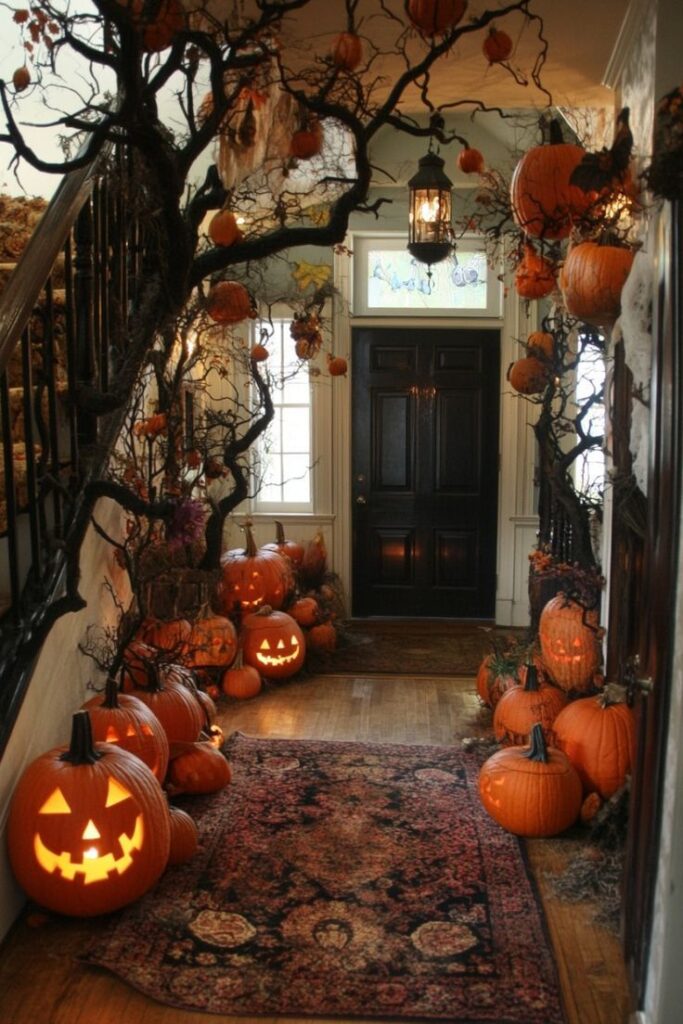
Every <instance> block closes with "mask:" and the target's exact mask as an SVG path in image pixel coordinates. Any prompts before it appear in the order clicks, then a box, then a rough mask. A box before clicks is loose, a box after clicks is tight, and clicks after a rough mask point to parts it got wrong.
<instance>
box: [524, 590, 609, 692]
mask: <svg viewBox="0 0 683 1024" xmlns="http://www.w3.org/2000/svg"><path fill="white" fill-rule="evenodd" d="M538 633H539V639H540V642H541V653H542V656H543V663H544V665H545V666H546V669H547V670H548V673H549V675H550V677H551V679H552V680H553V681H554V682H555V683H557V685H558V686H559V687H560V688H561V689H562V690H565V691H567V692H569V691H572V690H575V691H578V692H581V691H586V690H588V689H590V688H591V687H592V685H593V676H594V675H595V673H596V672H597V670H598V668H599V666H600V662H601V660H602V653H601V650H600V632H599V630H598V613H597V611H596V610H595V609H594V608H591V609H586V608H584V607H583V606H582V605H580V604H579V603H578V602H577V601H574V600H572V598H569V597H567V595H566V594H564V593H562V592H560V593H559V594H557V596H556V597H553V598H552V599H551V600H550V601H548V602H547V604H545V605H544V607H543V611H542V612H541V617H540V620H539V624H538Z"/></svg>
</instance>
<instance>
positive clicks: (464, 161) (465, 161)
mask: <svg viewBox="0 0 683 1024" xmlns="http://www.w3.org/2000/svg"><path fill="white" fill-rule="evenodd" d="M458 167H459V168H460V170H461V171H462V173H463V174H483V171H484V157H483V154H482V153H481V152H480V151H479V150H478V149H475V148H474V147H473V146H465V147H464V148H463V149H461V150H460V152H459V153H458Z"/></svg>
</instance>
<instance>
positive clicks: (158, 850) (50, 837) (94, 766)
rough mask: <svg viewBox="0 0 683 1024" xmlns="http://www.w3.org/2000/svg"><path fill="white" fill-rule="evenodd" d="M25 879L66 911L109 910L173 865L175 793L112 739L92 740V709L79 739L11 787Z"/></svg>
mask: <svg viewBox="0 0 683 1024" xmlns="http://www.w3.org/2000/svg"><path fill="white" fill-rule="evenodd" d="M7 842H8V851H9V857H10V861H11V864H12V868H13V870H14V873H15V875H16V878H17V881H18V882H19V884H20V885H21V886H22V887H23V889H24V890H25V891H26V893H27V895H28V896H29V897H30V898H31V899H32V900H35V902H36V903H38V904H40V906H43V907H47V908H48V909H49V910H54V911H57V912H58V913H60V914H70V915H73V916H78V917H88V916H91V915H93V914H103V913H107V912H109V911H111V910H116V909H117V908H118V907H123V906H125V904H127V903H131V902H132V901H133V900H136V899H138V897H139V896H142V895H143V893H145V892H146V891H147V890H148V889H149V888H151V886H152V885H154V883H155V882H156V881H157V879H158V878H159V877H160V875H161V873H162V872H163V870H164V868H165V867H166V864H167V861H168V854H169V844H170V826H169V818H168V809H167V806H166V798H165V796H164V793H163V790H162V789H161V786H160V785H159V782H158V780H157V779H156V778H155V777H154V775H153V774H152V772H151V771H150V769H149V768H148V767H147V765H146V764H144V763H143V762H142V761H141V760H140V759H139V758H138V757H135V755H134V754H131V753H129V752H128V751H127V750H123V749H121V748H120V747H118V746H114V745H113V744H110V743H98V744H93V742H92V733H91V731H90V719H89V716H88V712H87V711H78V712H77V713H76V714H75V715H74V716H73V728H72V734H71V743H70V745H69V746H68V747H57V748H56V749H54V750H50V751H48V752H47V753H45V754H42V755H41V756H40V757H38V758H36V760H35V761H33V762H32V763H31V764H30V765H29V766H28V768H27V769H26V771H25V772H24V774H23V775H22V777H21V779H20V780H19V783H18V785H17V787H16V789H15V791H14V794H13V796H12V804H11V807H10V813H9V821H8V827H7Z"/></svg>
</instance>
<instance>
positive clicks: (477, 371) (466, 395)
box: [352, 327, 500, 618]
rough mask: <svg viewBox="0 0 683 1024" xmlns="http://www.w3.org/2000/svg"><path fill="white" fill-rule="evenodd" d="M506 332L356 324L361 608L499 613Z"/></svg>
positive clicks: (356, 608)
mask: <svg viewBox="0 0 683 1024" xmlns="http://www.w3.org/2000/svg"><path fill="white" fill-rule="evenodd" d="M499 360H500V333H499V331H497V330H489V329H478V328H473V329H467V328H465V329H458V330H450V329H430V330H425V329H424V328H412V327H407V328H402V327H401V328H393V327H392V328H389V327H379V328H367V327H359V328H355V329H354V331H353V363H352V365H353V471H352V472H353V490H352V500H353V614H354V615H358V616H366V615H395V616H399V615H400V616H445V617H449V618H450V617H453V618H493V617H494V614H495V589H496V524H497V506H498V502H497V488H498V408H499Z"/></svg>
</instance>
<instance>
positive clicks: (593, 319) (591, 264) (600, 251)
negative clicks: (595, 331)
mask: <svg viewBox="0 0 683 1024" xmlns="http://www.w3.org/2000/svg"><path fill="white" fill-rule="evenodd" d="M633 256H634V254H633V250H632V249H628V248H624V247H622V246H616V245H598V244H597V243H596V242H581V243H580V244H579V245H573V246H571V248H570V249H569V252H568V253H567V258H566V260H565V262H564V265H563V267H562V270H561V271H560V287H561V288H562V298H563V299H564V305H565V308H566V310H567V312H568V313H569V314H570V315H571V316H575V317H577V319H579V320H583V321H584V322H585V323H587V324H592V325H593V326H595V327H609V326H611V325H612V324H613V323H614V321H615V320H616V319H617V317H618V316H619V313H620V312H621V292H622V289H623V287H624V284H625V282H626V278H627V277H628V275H629V273H630V271H631V266H632V265H633Z"/></svg>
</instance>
